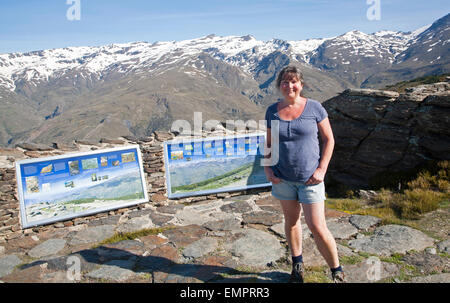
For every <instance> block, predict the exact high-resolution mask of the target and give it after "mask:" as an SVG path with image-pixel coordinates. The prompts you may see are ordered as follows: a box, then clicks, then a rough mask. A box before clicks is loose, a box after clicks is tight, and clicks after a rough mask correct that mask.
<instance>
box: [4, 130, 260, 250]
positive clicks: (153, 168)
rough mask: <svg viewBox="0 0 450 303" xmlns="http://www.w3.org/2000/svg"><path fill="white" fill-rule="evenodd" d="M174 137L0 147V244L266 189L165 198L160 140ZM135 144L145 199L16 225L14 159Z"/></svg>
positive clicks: (158, 135)
mask: <svg viewBox="0 0 450 303" xmlns="http://www.w3.org/2000/svg"><path fill="white" fill-rule="evenodd" d="M232 134H235V132H228V131H227V130H225V129H223V130H222V131H221V132H220V133H218V132H214V131H213V132H208V133H207V132H205V133H203V134H202V136H203V137H206V136H217V135H232ZM174 137H175V135H174V134H172V133H166V132H154V133H153V134H152V135H151V136H149V137H146V138H139V139H138V138H132V137H126V138H119V139H102V140H100V142H95V141H91V140H77V141H75V142H73V144H72V145H65V144H58V143H55V144H54V146H53V147H49V146H45V145H41V144H34V143H22V144H18V145H17V146H16V148H14V149H1V148H0V244H1V243H4V242H6V241H9V240H12V239H17V238H20V237H23V236H25V235H30V234H33V233H41V232H47V231H49V230H52V229H58V228H63V227H71V226H77V225H81V224H85V223H88V222H92V221H94V220H106V219H107V218H108V217H113V216H120V215H123V214H125V213H129V212H133V211H139V210H142V209H145V208H148V207H150V206H160V205H169V204H176V203H193V202H199V201H204V200H216V199H218V198H228V197H231V196H236V195H241V194H248V193H258V192H261V191H267V189H251V190H247V191H239V192H232V193H227V192H225V193H218V194H211V195H205V196H194V197H187V198H183V199H168V198H167V190H166V183H165V182H166V181H165V166H164V156H163V150H164V142H165V141H168V140H171V139H173V138H174ZM132 144H138V145H139V146H140V150H141V154H142V160H143V168H144V174H145V179H146V181H147V191H148V194H149V202H148V203H142V204H138V205H134V206H131V207H127V208H121V209H115V210H110V211H107V212H102V213H98V214H95V215H90V216H85V217H78V218H73V219H70V220H66V221H61V222H56V223H52V224H47V225H41V226H37V227H32V228H27V229H22V228H21V224H20V204H19V199H18V193H17V181H16V172H15V161H18V160H23V159H29V158H42V157H50V156H56V155H64V154H69V153H73V152H86V151H91V150H97V149H106V148H113V147H120V146H125V145H132Z"/></svg>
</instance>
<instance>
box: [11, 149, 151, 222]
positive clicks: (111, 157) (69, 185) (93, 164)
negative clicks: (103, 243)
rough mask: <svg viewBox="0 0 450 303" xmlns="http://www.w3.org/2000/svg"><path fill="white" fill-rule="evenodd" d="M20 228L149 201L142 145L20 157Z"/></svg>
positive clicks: (18, 163) (17, 174) (18, 168)
mask: <svg viewBox="0 0 450 303" xmlns="http://www.w3.org/2000/svg"><path fill="white" fill-rule="evenodd" d="M16 176H17V185H18V192H19V200H20V212H21V220H22V222H21V223H22V227H23V228H27V227H30V226H37V225H42V224H47V223H52V222H57V221H63V220H67V219H71V218H75V217H81V216H85V215H89V214H94V213H98V212H102V211H106V210H111V209H117V208H122V207H126V206H130V205H134V204H139V203H142V202H147V201H148V194H147V188H146V183H145V178H144V173H143V167H142V157H141V153H140V149H139V146H138V145H132V146H125V147H120V148H111V149H104V150H96V151H93V152H85V153H75V154H68V155H62V156H55V157H47V158H35V159H27V160H22V161H18V162H16Z"/></svg>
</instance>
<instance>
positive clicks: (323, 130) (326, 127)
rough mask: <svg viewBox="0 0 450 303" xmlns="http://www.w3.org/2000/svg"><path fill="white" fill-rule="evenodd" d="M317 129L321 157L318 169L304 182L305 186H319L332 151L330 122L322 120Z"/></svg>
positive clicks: (332, 141)
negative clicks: (320, 140) (321, 144)
mask: <svg viewBox="0 0 450 303" xmlns="http://www.w3.org/2000/svg"><path fill="white" fill-rule="evenodd" d="M317 127H318V129H319V134H320V138H321V139H322V142H323V146H322V155H321V158H320V162H319V167H317V169H316V171H315V172H314V174H313V175H312V176H311V178H309V180H308V181H306V183H305V184H306V185H313V184H319V183H320V182H322V181H323V180H324V178H325V174H326V172H327V169H328V164H329V163H330V160H331V156H332V155H333V149H334V136H333V131H332V129H331V125H330V120H329V119H328V118H325V119H323V120H322V121H320V123H318V124H317Z"/></svg>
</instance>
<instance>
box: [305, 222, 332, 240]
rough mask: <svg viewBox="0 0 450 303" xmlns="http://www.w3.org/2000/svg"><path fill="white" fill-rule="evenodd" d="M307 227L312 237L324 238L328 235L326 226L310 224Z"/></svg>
mask: <svg viewBox="0 0 450 303" xmlns="http://www.w3.org/2000/svg"><path fill="white" fill-rule="evenodd" d="M308 227H309V230H310V231H311V233H312V234H313V236H314V237H319V238H326V237H328V235H329V234H330V231H329V230H328V227H327V225H326V224H323V223H312V224H309V226H308Z"/></svg>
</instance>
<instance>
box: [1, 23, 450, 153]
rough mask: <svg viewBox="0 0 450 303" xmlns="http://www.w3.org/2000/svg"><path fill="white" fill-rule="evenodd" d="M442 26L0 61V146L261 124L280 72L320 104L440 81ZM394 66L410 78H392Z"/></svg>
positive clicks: (87, 50) (58, 52)
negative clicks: (423, 80)
mask: <svg viewBox="0 0 450 303" xmlns="http://www.w3.org/2000/svg"><path fill="white" fill-rule="evenodd" d="M449 19H450V17H449V15H447V16H445V17H443V18H441V19H439V20H438V21H436V22H435V23H433V25H431V26H427V27H424V28H421V29H418V30H415V31H412V32H408V33H403V32H393V31H380V32H377V33H372V34H365V33H362V32H360V31H357V30H354V31H350V32H347V33H345V34H343V35H340V36H337V37H328V38H321V39H308V40H302V41H285V40H280V39H272V40H270V41H259V40H256V39H255V38H254V37H252V36H251V35H247V36H242V37H240V36H226V37H220V36H215V35H208V36H205V37H201V38H197V39H190V40H184V41H169V42H154V43H148V42H131V43H122V44H111V45H106V46H98V47H67V48H61V49H51V50H40V51H33V52H28V53H10V54H0V110H1V111H0V120H1V122H0V145H8V144H9V145H10V144H13V143H15V142H18V141H20V140H29V141H33V140H35V141H39V142H50V141H53V140H58V141H70V140H71V139H74V138H99V137H105V136H112V137H117V136H119V135H136V136H140V135H146V134H148V133H149V132H151V131H154V130H156V129H169V128H170V125H171V123H172V122H173V121H174V120H175V119H187V120H190V119H192V117H193V111H195V110H197V111H199V110H201V111H202V112H203V113H204V119H205V120H208V119H217V120H224V119H254V120H259V119H262V118H263V112H264V108H265V106H267V105H268V104H270V103H272V102H274V101H275V100H276V99H277V98H278V97H279V95H278V92H277V90H276V89H275V85H274V80H275V77H276V74H277V72H278V71H279V70H280V69H281V68H282V67H283V66H285V65H286V64H296V65H298V66H300V67H301V68H302V70H303V73H304V77H305V80H306V83H307V87H305V91H306V95H308V96H309V97H312V98H314V99H317V100H319V101H325V100H326V99H328V98H331V97H333V96H334V95H335V94H337V93H339V92H341V91H342V90H344V89H346V88H349V87H361V86H363V87H373V86H379V87H382V86H384V85H386V84H391V82H390V81H392V80H391V79H392V77H389V75H385V74H386V73H389V72H390V71H391V70H393V72H392V73H395V74H396V76H395V82H397V81H401V80H407V79H410V78H414V77H417V76H422V75H425V74H427V73H428V74H429V73H433V72H437V71H438V69H437V68H440V70H439V72H441V73H442V72H445V71H448V70H449V69H450V67H449V66H448V64H449V57H448V47H447V46H446V44H447V43H448V42H449V41H450V40H449V31H448V30H449V28H450V27H449ZM437 49H439V52H438V53H435V52H436V50H437ZM424 53H426V56H424V55H422V54H424ZM428 57H430V58H428ZM415 58H417V59H416V60H415ZM419 58H420V59H419ZM422 58H426V60H422ZM433 58H434V59H433ZM414 60H415V61H414ZM433 60H434V61H433ZM419 63H420V64H419ZM398 66H400V67H402V70H403V71H404V70H405V68H406V69H407V71H408V72H403V73H402V74H400V75H399V73H398V72H396V70H395V69H396V68H397V67H398ZM430 66H431V68H430ZM433 66H434V67H433ZM382 74H383V75H384V76H383V77H382V78H380V76H379V75H382ZM18 121H21V122H23V123H21V122H18ZM24 121H25V122H24Z"/></svg>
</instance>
